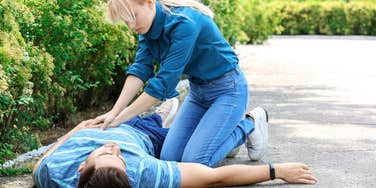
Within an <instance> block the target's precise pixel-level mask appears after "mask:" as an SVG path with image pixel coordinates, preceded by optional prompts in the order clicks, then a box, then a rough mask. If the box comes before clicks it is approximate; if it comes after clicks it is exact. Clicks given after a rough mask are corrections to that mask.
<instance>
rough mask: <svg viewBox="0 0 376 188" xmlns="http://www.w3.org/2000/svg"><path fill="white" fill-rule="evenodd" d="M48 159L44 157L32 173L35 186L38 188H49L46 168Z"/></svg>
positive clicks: (49, 183)
mask: <svg viewBox="0 0 376 188" xmlns="http://www.w3.org/2000/svg"><path fill="white" fill-rule="evenodd" d="M47 161H48V157H46V158H45V159H44V160H43V161H42V162H41V163H40V164H39V167H38V168H37V170H36V171H35V173H34V180H35V182H34V183H35V186H37V187H39V188H48V187H51V182H50V179H49V177H50V175H49V171H48V166H47Z"/></svg>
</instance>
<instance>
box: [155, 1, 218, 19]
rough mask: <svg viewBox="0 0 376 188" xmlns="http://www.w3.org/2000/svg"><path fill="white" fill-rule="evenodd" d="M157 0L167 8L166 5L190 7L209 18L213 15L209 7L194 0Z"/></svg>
mask: <svg viewBox="0 0 376 188" xmlns="http://www.w3.org/2000/svg"><path fill="white" fill-rule="evenodd" d="M158 1H159V2H160V3H161V4H162V5H164V8H165V9H166V8H167V7H166V6H172V7H191V8H194V9H196V10H198V11H200V12H202V13H203V14H205V15H207V16H209V17H210V18H213V17H214V13H213V11H212V10H211V9H210V8H209V7H207V6H205V5H204V4H202V3H200V2H198V1H195V0H158Z"/></svg>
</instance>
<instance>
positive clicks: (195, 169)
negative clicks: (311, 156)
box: [178, 163, 317, 187]
mask: <svg viewBox="0 0 376 188" xmlns="http://www.w3.org/2000/svg"><path fill="white" fill-rule="evenodd" d="M178 165H179V169H180V173H181V187H216V186H236V185H248V184H254V183H259V182H264V181H268V180H270V174H269V166H268V165H257V166H250V165H229V166H222V167H218V168H210V167H207V166H205V165H201V164H197V163H178ZM274 166H275V175H276V178H278V179H282V180H284V181H286V182H288V183H306V184H314V183H316V181H317V180H316V178H315V177H314V176H312V174H311V172H310V170H309V168H308V166H307V165H305V164H302V163H280V164H275V165H274Z"/></svg>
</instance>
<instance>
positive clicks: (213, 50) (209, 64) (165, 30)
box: [127, 2, 238, 100]
mask: <svg viewBox="0 0 376 188" xmlns="http://www.w3.org/2000/svg"><path fill="white" fill-rule="evenodd" d="M169 8H170V12H168V11H167V10H164V9H163V8H162V5H161V4H160V3H159V2H156V16H155V18H154V20H153V23H152V26H151V28H150V30H149V31H148V32H147V33H146V34H144V35H139V43H138V49H137V53H136V59H135V62H134V63H133V64H132V65H130V66H129V67H128V69H127V75H134V76H136V77H138V78H140V79H141V80H143V81H144V82H146V81H149V84H148V85H147V86H146V87H145V90H144V91H145V92H146V93H148V94H149V95H151V96H153V97H155V98H158V99H161V100H165V99H167V98H172V97H175V96H177V95H178V92H177V91H176V90H175V87H176V85H177V84H178V82H179V80H180V78H181V76H182V75H183V74H186V75H187V77H188V79H189V80H190V81H191V82H194V83H197V84H200V83H206V82H208V81H210V80H213V79H215V78H218V77H220V76H221V75H223V74H224V73H226V72H228V71H231V70H233V69H234V68H235V67H236V66H237V63H238V58H237V56H236V54H235V52H234V50H233V49H232V48H231V46H230V45H229V44H228V42H227V41H226V40H225V39H224V37H223V35H222V33H221V32H220V30H219V29H218V27H217V26H216V24H215V23H214V21H213V20H212V19H211V18H210V17H208V16H206V15H204V14H202V13H201V12H199V11H197V10H195V9H193V8H190V7H169ZM153 61H155V62H158V63H159V64H160V68H159V71H158V72H157V74H156V75H154V65H153Z"/></svg>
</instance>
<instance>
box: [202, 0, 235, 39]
mask: <svg viewBox="0 0 376 188" xmlns="http://www.w3.org/2000/svg"><path fill="white" fill-rule="evenodd" d="M240 1H241V0H203V1H202V2H203V3H204V4H206V5H208V6H209V7H210V8H211V9H212V10H213V11H214V12H215V17H214V21H215V22H216V24H217V25H218V27H219V28H220V30H221V31H222V33H223V35H224V37H225V38H226V39H227V41H229V43H230V44H231V45H232V46H234V45H235V42H236V40H237V39H239V37H240V32H241V29H240V23H241V22H240V16H241V15H240V11H239V10H240Z"/></svg>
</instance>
